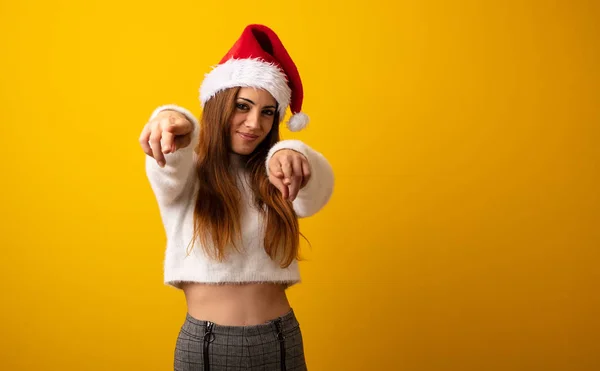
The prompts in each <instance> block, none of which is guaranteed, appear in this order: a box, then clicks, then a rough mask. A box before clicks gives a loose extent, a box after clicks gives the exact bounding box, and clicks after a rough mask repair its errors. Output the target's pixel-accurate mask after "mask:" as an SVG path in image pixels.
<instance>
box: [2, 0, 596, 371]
mask: <svg viewBox="0 0 600 371" xmlns="http://www.w3.org/2000/svg"><path fill="white" fill-rule="evenodd" d="M599 10H600V9H599V5H598V2H595V1H583V0H582V1H516V0H515V1H508V2H504V1H503V2H500V1H498V2H494V3H493V4H492V3H489V2H485V1H483V0H482V1H454V2H452V1H430V2H419V1H399V2H392V1H367V2H347V1H335V2H334V1H331V2H327V1H302V2H299V1H298V2H285V1H280V2H275V1H268V2H243V1H228V2H219V1H210V2H208V1H206V2H204V1H186V2H182V1H163V2H161V1H146V2H139V3H138V4H136V5H133V2H127V1H112V0H109V1H74V0H71V1H55V2H48V1H37V2H36V1H8V0H3V1H2V3H1V7H0V52H1V58H0V70H1V80H0V84H1V85H0V89H1V93H0V94H1V95H0V99H1V105H2V106H1V110H0V114H1V117H2V118H1V120H0V121H1V122H2V132H1V134H0V138H1V139H0V140H1V152H0V153H1V154H2V156H1V162H2V182H1V192H0V197H1V202H2V212H1V213H0V214H1V218H2V219H1V225H2V233H0V244H1V247H2V250H1V256H0V282H1V284H0V285H1V286H0V289H1V295H2V302H1V306H0V308H1V309H0V311H1V328H0V369H2V370H11V371H16V370H169V369H172V357H173V348H174V345H175V339H176V336H177V332H178V330H179V326H180V325H181V323H182V321H183V319H184V315H185V305H184V301H183V296H182V295H181V293H180V292H178V291H177V290H174V289H171V288H168V287H166V286H163V283H162V258H163V251H164V242H165V237H164V231H163V229H162V224H161V221H160V217H159V214H158V209H157V206H156V204H155V201H154V198H153V195H152V193H151V190H150V188H149V185H148V183H147V180H146V177H145V173H144V168H143V161H144V155H143V153H142V151H141V150H140V148H139V146H138V142H137V139H138V135H139V132H140V130H141V128H142V126H143V125H144V123H145V122H146V120H147V118H148V116H149V114H150V113H151V111H152V110H153V109H154V108H155V107H156V106H158V105H160V104H165V103H177V104H180V105H183V106H185V107H187V108H189V109H191V110H192V111H193V112H194V113H195V114H197V115H198V114H199V113H200V107H199V103H198V100H197V97H198V87H199V85H200V82H201V79H202V77H203V75H204V73H206V72H208V71H209V70H210V66H211V65H214V64H216V63H217V62H218V60H219V59H220V58H221V57H222V55H224V53H225V52H226V51H227V49H228V48H229V47H230V46H231V45H232V44H233V42H234V41H235V39H236V38H237V37H238V36H239V34H240V33H241V31H242V29H243V27H244V26H245V25H246V24H248V23H254V22H258V23H265V24H268V25H270V26H271V27H272V28H274V29H275V30H276V32H278V33H279V35H280V36H281V38H282V39H283V41H284V43H285V45H286V46H287V47H288V50H289V52H290V53H291V55H292V56H293V58H294V60H295V61H296V63H297V65H298V67H299V69H300V72H301V75H302V78H303V81H304V85H305V92H306V98H305V104H304V110H305V112H307V113H308V114H309V115H310V116H311V118H312V124H311V126H310V128H309V129H308V130H306V131H305V132H301V133H298V134H293V135H292V134H291V133H289V132H287V131H284V135H285V137H286V138H298V139H301V140H305V141H306V142H307V143H308V144H309V145H311V146H313V147H314V148H316V149H318V150H319V151H321V152H322V153H323V154H325V155H326V156H327V157H328V158H329V160H330V161H331V163H332V165H333V167H334V169H335V173H336V189H335V194H334V197H333V198H332V200H331V202H330V204H329V205H328V206H327V207H326V209H324V210H323V211H322V212H321V213H320V214H318V215H317V216H315V217H313V218H312V219H307V220H303V221H302V222H301V226H302V228H303V232H304V233H305V234H306V235H307V237H308V238H309V239H310V241H311V243H312V248H310V249H309V248H308V247H307V246H306V245H305V246H304V247H305V249H304V254H305V256H306V257H307V259H308V260H307V261H306V262H304V263H302V265H301V270H302V275H303V283H302V284H301V285H299V286H297V287H294V288H292V289H291V290H290V291H289V295H290V299H291V302H292V304H293V307H294V308H295V310H296V313H297V315H298V317H299V318H300V320H301V322H302V329H303V331H304V338H305V350H306V357H307V360H308V363H309V366H310V370H317V371H318V370H411V371H437V370H456V371H466V370H477V371H480V370H502V371H504V370H528V371H529V370H568V371H579V370H586V371H593V370H598V369H600V320H599V316H600V299H599V295H600V293H599V289H600V287H599V283H600V282H599V281H600V275H599V273H598V272H599V269H598V266H599V264H598V263H599V260H600V252H599V248H600V195H599V190H600V166H599V165H600V151H599V146H598V143H599V139H600V130H599V126H600V112H599V111H600V110H599V102H600V99H599V98H600V96H599V93H598V91H599V89H600V84H599V83H600V81H599V72H598V71H599V66H600V59H599V45H598V44H599V42H598V39H599V37H600V33H599V32H598V31H599V30H598V22H599V19H600V12H599Z"/></svg>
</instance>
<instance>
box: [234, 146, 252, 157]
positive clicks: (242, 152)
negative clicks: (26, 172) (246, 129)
mask: <svg viewBox="0 0 600 371" xmlns="http://www.w3.org/2000/svg"><path fill="white" fill-rule="evenodd" d="M255 149H256V147H255V148H247V147H246V148H243V147H242V148H240V147H233V148H232V149H231V151H232V152H233V153H235V154H237V155H241V156H248V155H249V154H252V152H254V150H255Z"/></svg>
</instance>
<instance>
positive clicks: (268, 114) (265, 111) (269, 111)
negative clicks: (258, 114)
mask: <svg viewBox="0 0 600 371" xmlns="http://www.w3.org/2000/svg"><path fill="white" fill-rule="evenodd" d="M274 114H275V111H273V110H270V109H268V110H264V111H263V115H267V116H273V115H274Z"/></svg>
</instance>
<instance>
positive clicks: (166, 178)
mask: <svg viewBox="0 0 600 371" xmlns="http://www.w3.org/2000/svg"><path fill="white" fill-rule="evenodd" d="M167 109H168V110H174V111H177V112H180V113H182V114H184V115H185V116H186V117H187V118H188V119H189V120H190V121H191V122H192V124H193V125H194V131H193V132H192V142H191V143H190V144H189V145H188V146H187V147H185V148H182V149H179V150H177V151H176V152H175V153H169V154H166V155H165V161H166V164H165V166H164V167H162V168H161V167H160V166H158V164H157V163H156V160H155V159H154V158H152V157H150V156H146V174H147V176H148V180H149V181H150V185H151V187H152V190H153V192H154V194H155V196H156V198H157V201H158V202H159V203H160V204H163V205H167V204H170V203H172V202H174V201H176V200H177V199H178V198H179V197H180V196H181V194H182V193H183V192H184V191H185V190H186V189H190V188H189V186H191V184H192V181H193V180H194V179H195V178H194V176H193V175H194V171H195V166H194V164H195V153H194V148H195V147H196V144H197V143H198V130H199V125H198V121H197V120H196V118H195V117H194V115H193V114H192V113H190V112H189V111H188V110H186V109H185V108H182V107H178V106H175V105H166V106H161V107H158V108H157V109H156V110H155V111H154V112H153V113H152V116H151V118H150V119H153V118H154V117H156V115H157V114H158V113H159V112H161V111H163V110H167Z"/></svg>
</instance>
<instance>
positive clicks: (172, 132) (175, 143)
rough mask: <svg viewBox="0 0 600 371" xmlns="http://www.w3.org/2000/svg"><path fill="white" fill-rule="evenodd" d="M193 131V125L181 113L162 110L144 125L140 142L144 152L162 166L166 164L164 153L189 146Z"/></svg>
mask: <svg viewBox="0 0 600 371" xmlns="http://www.w3.org/2000/svg"><path fill="white" fill-rule="evenodd" d="M193 131H194V125H193V124H192V123H191V122H190V121H189V120H188V119H187V118H186V117H185V116H184V115H183V114H181V113H179V112H177V111H172V110H164V111H161V112H160V113H158V115H156V117H154V118H153V119H152V120H150V122H148V123H147V124H146V125H145V126H144V129H142V134H141V135H140V144H141V146H142V149H143V150H144V153H146V154H147V155H148V156H150V157H152V158H154V159H155V160H156V162H157V163H158V165H159V166H160V167H163V166H165V164H166V161H165V156H164V155H166V154H168V153H174V152H175V151H177V150H178V149H181V148H185V147H187V146H189V145H190V143H191V141H192V132H193Z"/></svg>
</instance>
